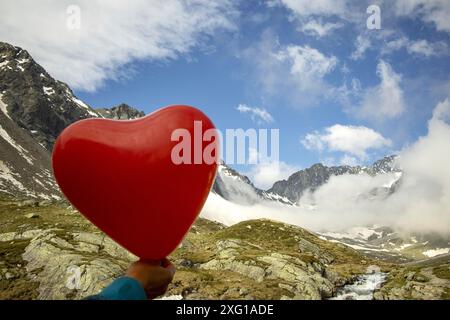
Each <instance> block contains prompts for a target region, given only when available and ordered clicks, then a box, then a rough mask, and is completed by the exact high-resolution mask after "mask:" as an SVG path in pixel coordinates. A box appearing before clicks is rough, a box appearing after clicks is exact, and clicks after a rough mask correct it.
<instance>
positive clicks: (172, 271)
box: [162, 259, 176, 278]
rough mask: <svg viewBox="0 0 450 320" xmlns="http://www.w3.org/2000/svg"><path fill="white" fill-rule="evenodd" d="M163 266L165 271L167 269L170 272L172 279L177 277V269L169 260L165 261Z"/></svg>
mask: <svg viewBox="0 0 450 320" xmlns="http://www.w3.org/2000/svg"><path fill="white" fill-rule="evenodd" d="M162 266H163V267H164V269H166V270H167V271H168V272H169V274H170V276H171V278H173V277H174V275H175V271H176V268H175V266H174V265H173V263H172V262H170V260H168V259H164V260H163V264H162Z"/></svg>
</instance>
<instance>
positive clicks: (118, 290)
mask: <svg viewBox="0 0 450 320" xmlns="http://www.w3.org/2000/svg"><path fill="white" fill-rule="evenodd" d="M86 299H87V300H147V295H146V294H145V291H144V288H142V286H141V284H140V283H139V281H137V280H136V279H133V278H129V277H121V278H118V279H116V280H114V281H113V282H112V283H111V284H110V285H109V286H107V287H106V288H105V289H103V290H102V291H101V292H100V293H99V294H97V295H95V296H90V297H87V298H86Z"/></svg>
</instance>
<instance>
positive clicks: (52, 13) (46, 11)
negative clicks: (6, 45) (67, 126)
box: [0, 0, 236, 91]
mask: <svg viewBox="0 0 450 320" xmlns="http://www.w3.org/2000/svg"><path fill="white" fill-rule="evenodd" d="M69 5H78V6H79V7H80V9H81V29H79V30H69V29H68V28H67V21H66V20H67V18H68V15H67V13H66V10H67V8H68V6H69ZM235 16H236V9H235V7H234V2H233V1H231V0H221V1H208V0H192V1H189V2H187V1H182V0H168V1H158V0H133V1H119V0H78V1H77V0H70V1H69V0H63V1H60V0H58V1H57V0H48V1H27V0H16V1H3V2H2V9H1V10H0V38H1V39H2V41H6V42H10V43H11V44H14V45H17V46H21V47H23V48H24V49H27V50H28V51H29V52H30V53H31V54H32V55H33V57H34V58H35V59H36V60H37V62H39V63H40V64H42V65H43V66H44V68H46V69H47V70H48V71H49V72H50V73H51V74H52V75H53V76H54V77H55V78H57V79H60V80H63V81H65V82H67V83H68V84H69V85H71V86H72V87H74V88H76V89H82V90H87V91H93V90H96V89H97V88H99V87H100V86H101V85H102V84H103V83H104V82H105V81H106V80H108V79H117V78H120V77H123V76H128V75H129V73H130V68H129V66H128V64H129V63H130V62H133V61H135V60H149V61H152V60H167V59H175V58H177V57H179V56H180V55H183V54H186V53H188V52H189V51H190V50H192V49H193V48H194V47H197V46H200V45H202V44H203V43H204V40H206V38H208V37H210V36H213V35H214V34H215V33H216V32H218V31H219V30H233V28H235V26H234V23H233V21H234V17H235Z"/></svg>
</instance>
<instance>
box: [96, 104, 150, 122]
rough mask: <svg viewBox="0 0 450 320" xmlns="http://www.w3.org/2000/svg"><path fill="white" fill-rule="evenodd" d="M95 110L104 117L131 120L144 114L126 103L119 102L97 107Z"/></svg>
mask: <svg viewBox="0 0 450 320" xmlns="http://www.w3.org/2000/svg"><path fill="white" fill-rule="evenodd" d="M95 111H96V112H98V113H99V114H100V115H101V116H103V117H104V118H109V119H116V120H132V119H137V118H141V117H144V116H145V113H144V112H143V111H140V110H138V109H136V108H133V107H131V106H129V105H128V104H126V103H121V104H119V105H118V106H115V107H112V108H98V109H95Z"/></svg>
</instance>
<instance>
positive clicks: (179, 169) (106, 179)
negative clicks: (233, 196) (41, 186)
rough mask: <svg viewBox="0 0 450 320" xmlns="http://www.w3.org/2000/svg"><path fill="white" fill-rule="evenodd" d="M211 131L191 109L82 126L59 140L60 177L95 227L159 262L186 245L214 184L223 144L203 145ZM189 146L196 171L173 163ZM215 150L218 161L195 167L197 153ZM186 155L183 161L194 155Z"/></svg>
mask: <svg viewBox="0 0 450 320" xmlns="http://www.w3.org/2000/svg"><path fill="white" fill-rule="evenodd" d="M199 126H200V127H199ZM199 128H200V129H199ZM177 129H184V132H185V133H189V134H190V141H186V140H185V139H181V138H179V139H178V140H177V139H174V138H173V136H172V134H173V133H174V132H175V130H177ZM210 129H211V130H215V128H214V125H213V123H212V122H211V120H209V119H208V117H207V116H206V115H205V114H203V113H202V112H201V111H199V110H198V109H195V108H193V107H189V106H170V107H166V108H163V109H160V110H158V111H155V112H153V113H152V114H149V115H147V116H146V117H143V118H140V119H137V120H129V121H119V120H108V119H98V118H97V119H87V120H81V121H78V122H76V123H74V124H72V125H70V126H69V127H67V128H66V129H65V130H64V131H63V132H62V133H61V135H60V136H59V137H58V139H57V140H56V143H55V147H54V149H53V156H52V164H53V171H54V175H55V178H56V181H57V182H58V185H59V186H60V188H61V190H62V192H63V193H64V195H65V196H66V197H67V198H68V199H69V200H70V202H71V203H72V204H73V205H74V206H75V207H76V208H77V209H78V210H79V211H80V212H81V213H82V214H83V215H84V216H86V217H87V218H88V219H89V220H90V221H91V222H92V223H94V224H95V225H96V226H97V227H99V228H100V229H101V230H102V231H104V232H105V233H106V234H107V235H109V236H110V237H111V238H112V239H114V240H115V241H116V242H117V243H119V244H120V245H122V246H123V247H125V248H126V249H128V250H129V251H130V252H132V253H133V254H135V255H137V256H138V257H141V258H142V259H148V260H159V259H162V258H164V257H166V256H167V255H169V254H170V253H171V252H172V251H173V250H175V249H176V248H177V246H178V245H179V244H180V242H181V241H182V239H183V237H184V236H185V234H186V233H187V231H188V230H189V228H190V226H191V225H192V223H193V222H194V221H195V219H196V217H197V216H198V214H199V212H200V210H201V209H202V207H203V205H204V203H205V201H206V198H207V197H208V193H209V191H210V189H211V186H212V184H213V182H214V178H215V174H216V169H217V161H216V160H217V159H216V158H217V157H218V154H217V153H218V152H217V151H218V143H219V141H218V139H217V137H215V138H213V139H211V138H210V139H209V141H207V140H208V139H205V140H203V134H204V133H205V132H206V131H208V130H210ZM186 130H187V131H186ZM199 135H200V137H199ZM173 140H175V141H173ZM182 140H183V142H184V143H187V145H189V146H190V147H191V148H192V149H191V151H192V152H191V155H192V159H193V160H192V162H191V164H189V163H188V161H185V162H184V163H182V164H177V163H174V161H173V159H172V153H173V150H174V147H175V146H178V147H179V146H180V142H181V141H182ZM196 146H197V147H198V146H200V148H201V150H200V151H198V150H195V147H196ZM211 146H212V147H216V149H215V151H214V152H213V153H215V157H216V158H215V159H214V161H213V162H212V163H211V162H210V161H209V163H207V161H203V158H202V161H201V163H198V161H196V162H197V163H194V157H197V158H196V160H198V159H199V158H198V154H195V152H203V150H204V149H206V148H207V147H208V148H211ZM177 150H178V151H179V148H178V149H177ZM185 152H187V150H183V151H182V152H180V153H179V154H180V155H181V156H189V153H185ZM189 152H190V151H189ZM175 162H176V161H175Z"/></svg>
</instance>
